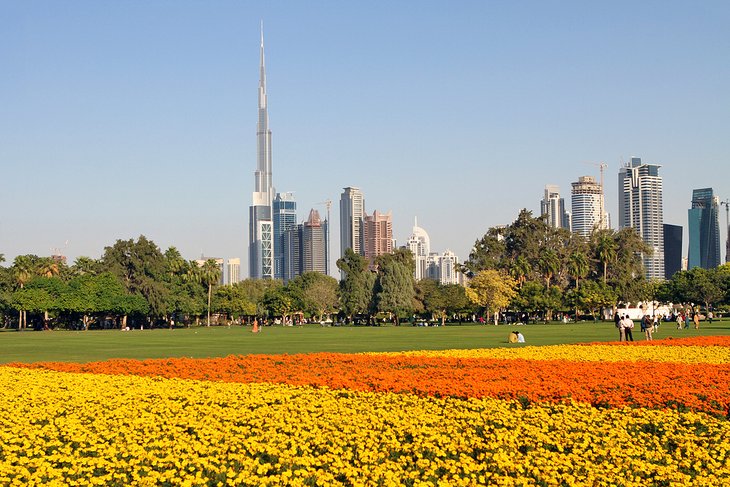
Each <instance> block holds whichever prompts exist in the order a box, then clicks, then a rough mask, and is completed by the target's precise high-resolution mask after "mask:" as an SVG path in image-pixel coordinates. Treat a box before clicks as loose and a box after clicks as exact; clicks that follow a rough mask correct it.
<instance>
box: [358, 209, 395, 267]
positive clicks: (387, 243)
mask: <svg viewBox="0 0 730 487" xmlns="http://www.w3.org/2000/svg"><path fill="white" fill-rule="evenodd" d="M363 227H364V229H365V231H364V232H363V233H364V237H365V239H364V240H365V246H364V247H365V257H367V258H368V259H370V261H371V262H372V261H373V260H374V259H375V257H377V256H379V255H383V254H389V253H391V252H393V222H392V219H391V213H390V212H388V213H380V212H379V211H378V210H375V211H374V212H373V214H372V216H371V215H365V221H364V225H363Z"/></svg>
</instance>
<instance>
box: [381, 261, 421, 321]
mask: <svg viewBox="0 0 730 487" xmlns="http://www.w3.org/2000/svg"><path fill="white" fill-rule="evenodd" d="M376 264H377V267H378V277H377V281H376V285H375V302H376V307H377V309H378V311H381V312H384V313H390V314H392V315H393V316H394V320H395V324H396V325H400V317H401V316H403V315H408V314H410V313H411V312H412V311H413V306H414V300H415V296H416V292H415V279H414V277H413V274H414V269H415V263H414V261H413V254H412V253H411V251H410V250H408V249H398V250H396V251H395V252H393V253H392V254H384V255H379V256H378V257H377V259H376Z"/></svg>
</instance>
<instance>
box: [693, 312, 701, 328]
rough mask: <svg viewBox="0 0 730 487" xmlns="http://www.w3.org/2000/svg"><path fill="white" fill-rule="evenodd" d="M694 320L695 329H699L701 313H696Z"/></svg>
mask: <svg viewBox="0 0 730 487" xmlns="http://www.w3.org/2000/svg"><path fill="white" fill-rule="evenodd" d="M692 321H694V324H695V330H699V329H700V314H699V313H695V315H694V317H693V318H692Z"/></svg>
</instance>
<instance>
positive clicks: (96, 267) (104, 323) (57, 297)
mask: <svg viewBox="0 0 730 487" xmlns="http://www.w3.org/2000/svg"><path fill="white" fill-rule="evenodd" d="M0 262H2V255H0ZM338 266H340V268H342V269H343V270H345V272H346V273H347V276H348V278H347V279H345V280H343V281H342V282H341V283H338V282H337V280H335V279H334V278H332V277H329V276H325V275H322V274H319V273H314V272H310V273H305V274H303V275H301V276H298V277H297V278H295V279H293V280H291V281H290V282H288V283H287V284H286V285H285V284H284V283H282V282H281V281H276V280H253V279H247V280H244V281H242V282H239V283H236V284H234V285H231V286H219V285H218V283H219V282H220V280H221V275H220V272H221V270H220V267H219V266H218V265H217V264H216V262H215V261H213V260H208V261H205V262H204V263H203V264H202V265H199V263H198V262H196V261H187V260H185V259H183V258H182V256H181V255H180V253H179V252H178V251H177V250H176V249H175V248H174V247H171V248H169V249H167V250H166V251H165V252H162V251H161V250H160V249H159V248H158V247H157V246H156V245H155V244H154V243H153V242H152V241H150V240H148V239H147V238H145V237H144V236H140V237H139V238H138V239H137V240H136V241H135V240H118V241H117V242H116V243H115V244H114V245H112V246H110V247H106V248H105V249H104V254H103V256H102V257H101V258H100V259H98V260H97V259H90V258H88V257H80V258H78V259H77V260H76V261H75V262H74V264H73V265H71V266H67V265H65V264H64V263H62V262H58V261H54V260H52V259H50V258H44V257H37V256H34V255H21V256H18V257H17V258H16V259H15V260H14V261H13V263H12V265H11V266H10V267H0V312H2V314H3V316H4V324H5V326H8V325H9V324H10V323H11V322H12V323H13V324H15V323H16V322H17V326H18V328H19V329H23V328H26V327H28V326H29V323H32V325H33V326H35V327H41V326H44V325H45V324H48V323H49V322H51V323H52V324H54V325H57V326H64V327H77V328H84V329H86V328H88V327H89V326H91V325H93V326H100V327H112V326H113V327H126V326H127V324H128V320H131V321H132V322H133V323H134V324H135V326H150V325H164V326H170V325H172V323H177V324H183V323H185V324H188V325H189V324H193V323H194V324H200V323H201V321H203V320H204V321H205V323H206V324H208V325H210V324H211V320H212V319H217V320H219V321H227V322H230V321H232V320H236V321H241V320H251V319H252V318H253V317H256V316H258V317H259V319H271V320H274V319H276V320H281V321H284V322H291V321H294V322H299V321H302V320H304V319H307V320H316V321H320V320H323V319H325V317H328V316H331V315H333V314H336V313H340V314H341V315H342V316H341V317H342V319H345V320H349V321H360V322H367V323H374V322H375V316H376V315H377V314H378V313H384V314H386V315H387V316H389V317H393V319H394V320H396V321H397V320H398V319H399V317H402V316H405V315H408V314H409V313H414V312H419V313H427V314H430V315H431V316H433V317H436V316H438V317H441V318H442V319H445V318H446V316H447V313H454V312H456V311H457V310H458V311H460V312H464V311H471V309H470V308H469V303H468V302H467V301H466V298H465V295H464V292H463V288H461V287H460V286H451V287H449V286H441V285H440V284H438V283H436V282H434V281H428V282H422V283H419V284H418V285H417V284H416V283H415V281H414V279H413V258H412V255H411V254H410V252H409V251H406V250H399V251H397V252H395V253H394V254H391V255H388V256H382V257H381V258H379V259H378V262H377V271H374V268H371V267H370V266H369V265H368V261H367V260H365V259H364V258H363V257H361V256H357V255H355V254H353V253H348V255H347V256H346V257H345V258H343V259H340V262H338ZM357 283H362V284H363V286H361V287H358V285H357ZM29 317H30V318H31V319H30V321H29Z"/></svg>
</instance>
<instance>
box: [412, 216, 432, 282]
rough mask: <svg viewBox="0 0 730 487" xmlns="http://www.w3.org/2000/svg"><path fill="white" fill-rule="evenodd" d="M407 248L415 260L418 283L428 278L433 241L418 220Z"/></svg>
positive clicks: (415, 273) (415, 275) (415, 274)
mask: <svg viewBox="0 0 730 487" xmlns="http://www.w3.org/2000/svg"><path fill="white" fill-rule="evenodd" d="M406 246H407V247H408V250H410V251H411V253H412V254H413V260H414V261H415V264H416V270H415V272H414V276H413V277H415V279H416V281H420V280H421V279H423V278H424V277H426V267H427V265H428V254H430V253H431V239H430V238H429V237H428V233H426V230H424V229H423V228H421V227H419V226H418V219H416V220H415V222H414V224H413V233H412V234H411V236H410V237H408V242H407V243H406Z"/></svg>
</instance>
